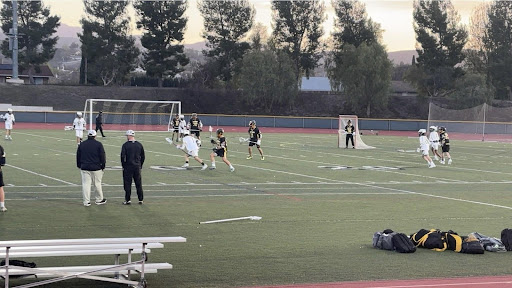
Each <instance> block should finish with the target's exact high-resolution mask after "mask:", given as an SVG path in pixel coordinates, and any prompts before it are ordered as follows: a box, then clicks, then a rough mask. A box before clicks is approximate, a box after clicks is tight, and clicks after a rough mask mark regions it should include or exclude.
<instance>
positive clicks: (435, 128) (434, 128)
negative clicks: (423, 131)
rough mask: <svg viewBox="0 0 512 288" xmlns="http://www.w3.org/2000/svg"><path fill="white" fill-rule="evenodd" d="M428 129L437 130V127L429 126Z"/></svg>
mask: <svg viewBox="0 0 512 288" xmlns="http://www.w3.org/2000/svg"><path fill="white" fill-rule="evenodd" d="M429 130H430V131H437V127H436V126H430V128H429Z"/></svg>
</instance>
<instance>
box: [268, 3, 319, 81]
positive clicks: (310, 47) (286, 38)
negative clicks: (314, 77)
mask: <svg viewBox="0 0 512 288" xmlns="http://www.w3.org/2000/svg"><path fill="white" fill-rule="evenodd" d="M272 10H273V12H274V13H273V16H272V19H273V22H274V30H273V32H272V39H271V43H272V45H273V46H274V47H275V48H276V49H278V50H282V51H284V52H286V53H287V54H288V55H289V56H290V58H291V59H292V60H293V62H294V65H295V74H296V75H297V77H298V79H300V78H301V77H302V75H306V77H309V76H310V74H311V73H312V71H313V70H314V69H315V68H316V67H318V60H319V59H320V58H321V52H322V50H323V45H322V43H320V37H322V34H323V31H322V22H323V21H324V19H325V13H324V11H325V6H324V4H323V3H322V1H319V0H290V1H280V0H273V1H272Z"/></svg>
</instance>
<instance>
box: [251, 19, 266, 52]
mask: <svg viewBox="0 0 512 288" xmlns="http://www.w3.org/2000/svg"><path fill="white" fill-rule="evenodd" d="M249 41H250V43H251V48H252V49H254V50H262V49H266V48H267V44H268V32H267V26H265V25H263V24H262V23H260V22H258V23H256V24H255V25H254V26H253V27H252V29H251V33H250V35H249Z"/></svg>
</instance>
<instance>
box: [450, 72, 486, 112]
mask: <svg viewBox="0 0 512 288" xmlns="http://www.w3.org/2000/svg"><path fill="white" fill-rule="evenodd" d="M494 93H495V91H494V87H492V86H490V85H488V84H487V80H486V76H485V75H484V74H474V73H466V74H465V75H464V76H463V77H461V78H459V79H457V82H456V83H455V92H454V93H453V94H451V95H450V98H451V99H453V100H454V102H455V103H456V105H457V107H455V108H457V109H466V108H471V107H475V106H478V105H481V104H483V103H489V104H490V103H491V102H492V99H493V96H494Z"/></svg>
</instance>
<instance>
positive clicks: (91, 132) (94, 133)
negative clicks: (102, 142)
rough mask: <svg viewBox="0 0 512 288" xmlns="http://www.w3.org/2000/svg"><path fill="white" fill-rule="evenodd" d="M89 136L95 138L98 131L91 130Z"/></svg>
mask: <svg viewBox="0 0 512 288" xmlns="http://www.w3.org/2000/svg"><path fill="white" fill-rule="evenodd" d="M87 135H88V136H93V137H96V131H94V130H89V132H88V133H87Z"/></svg>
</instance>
